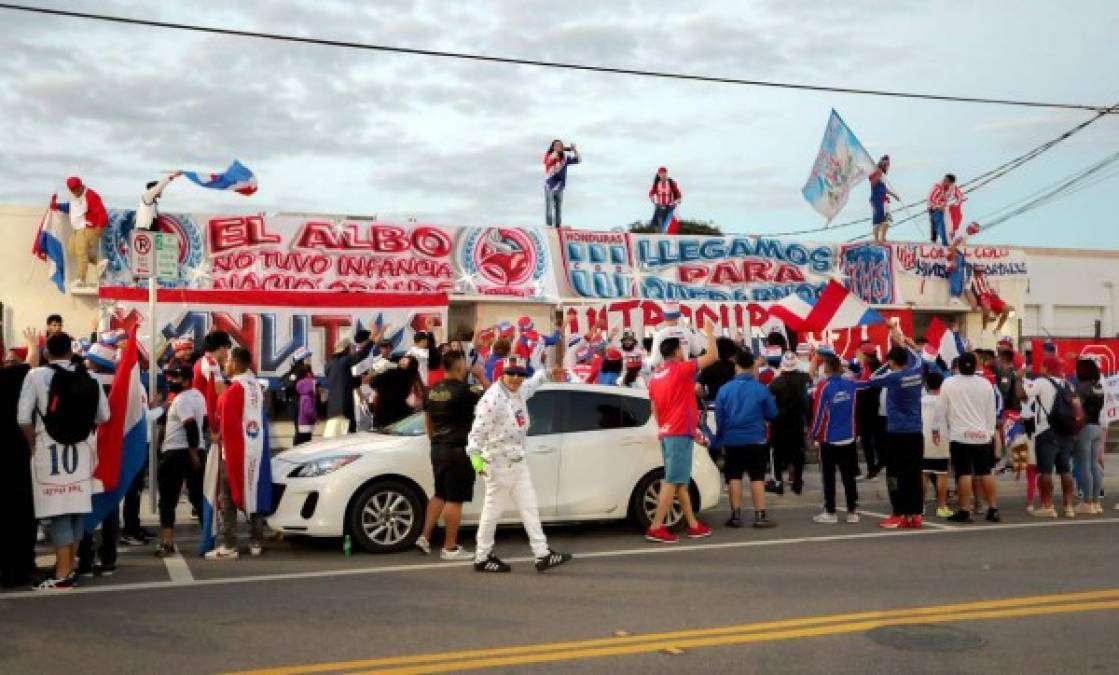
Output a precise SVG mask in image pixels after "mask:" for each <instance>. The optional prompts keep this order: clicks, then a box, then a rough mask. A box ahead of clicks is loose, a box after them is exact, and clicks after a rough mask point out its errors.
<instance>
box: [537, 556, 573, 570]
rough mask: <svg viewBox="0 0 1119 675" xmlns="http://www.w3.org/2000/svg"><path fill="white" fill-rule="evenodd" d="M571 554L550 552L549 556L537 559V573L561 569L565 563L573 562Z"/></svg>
mask: <svg viewBox="0 0 1119 675" xmlns="http://www.w3.org/2000/svg"><path fill="white" fill-rule="evenodd" d="M571 558H572V556H571V554H570V553H556V552H555V551H548V555H546V556H544V557H543V558H537V559H536V571H537V572H543V571H545V570H548V569H551V568H553V567H559V566H560V565H562V564H564V563H565V562H571Z"/></svg>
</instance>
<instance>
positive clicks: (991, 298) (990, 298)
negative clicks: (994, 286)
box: [978, 293, 1006, 314]
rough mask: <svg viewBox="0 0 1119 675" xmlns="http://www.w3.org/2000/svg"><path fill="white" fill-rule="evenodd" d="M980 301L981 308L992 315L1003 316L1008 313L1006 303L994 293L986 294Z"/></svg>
mask: <svg viewBox="0 0 1119 675" xmlns="http://www.w3.org/2000/svg"><path fill="white" fill-rule="evenodd" d="M978 299H979V306H980V307H982V308H983V309H986V310H987V311H989V312H991V313H992V314H1002V313H1003V312H1004V311H1006V303H1005V302H1003V300H1002V298H1000V297H999V296H997V295H995V294H994V293H984V294H982V295H980V296H979V298H978Z"/></svg>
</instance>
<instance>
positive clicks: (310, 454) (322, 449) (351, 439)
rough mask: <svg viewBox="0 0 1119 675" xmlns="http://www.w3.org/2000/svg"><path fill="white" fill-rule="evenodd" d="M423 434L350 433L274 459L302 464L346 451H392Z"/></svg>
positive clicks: (316, 442) (308, 444)
mask: <svg viewBox="0 0 1119 675" xmlns="http://www.w3.org/2000/svg"><path fill="white" fill-rule="evenodd" d="M421 438H423V437H422V436H385V435H383V434H374V433H370V432H361V433H356V434H348V435H346V436H340V437H338V438H328V439H323V440H319V441H312V442H311V443H304V444H302V445H298V446H296V447H294V448H292V449H290V450H285V451H284V452H280V453H277V454H276V456H275V457H273V459H274V460H275V461H280V462H288V463H291V464H301V463H303V462H309V461H313V460H316V459H321V458H323V457H331V456H334V455H338V454H345V453H360V454H364V453H370V452H391V451H394V450H400V449H402V448H404V447H407V446H410V445H412V444H413V443H414V442H415V441H416V440H418V439H421Z"/></svg>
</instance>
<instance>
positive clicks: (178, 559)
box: [163, 551, 194, 584]
mask: <svg viewBox="0 0 1119 675" xmlns="http://www.w3.org/2000/svg"><path fill="white" fill-rule="evenodd" d="M163 564H164V565H166V566H167V576H169V577H171V583H172V584H189V583H193V582H194V575H193V574H191V573H190V567H188V566H187V564H186V561H185V560H183V554H182V553H179V552H178V551H175V553H174V554H173V555H169V556H164V558H163Z"/></svg>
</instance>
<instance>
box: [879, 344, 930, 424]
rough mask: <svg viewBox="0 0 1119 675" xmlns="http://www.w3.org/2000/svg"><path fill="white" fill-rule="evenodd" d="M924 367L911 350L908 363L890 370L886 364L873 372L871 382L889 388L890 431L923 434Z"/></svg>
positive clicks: (887, 412) (887, 403) (888, 416)
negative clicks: (899, 368)
mask: <svg viewBox="0 0 1119 675" xmlns="http://www.w3.org/2000/svg"><path fill="white" fill-rule="evenodd" d="M924 380H925V378H924V369H923V368H922V367H921V359H920V357H918V356H917V355H916V354H914V353H913V351H912V350H910V351H909V352H908V356H907V358H906V362H905V367H904V368H902V369H901V370H890V367H889V366H888V365H886V366H882V367H881V368H879V369H878V372H876V373H875V374H873V375H871V376H870V380H868V381H869V382H870V383H871V384H876V385H879V386H881V387H882V388H883V389H885V390H886V431H887V432H888V433H891V434H906V433H909V434H921V433H924V426H923V425H922V424H921V392H922V391H923V390H924V385H925V382H924Z"/></svg>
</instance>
